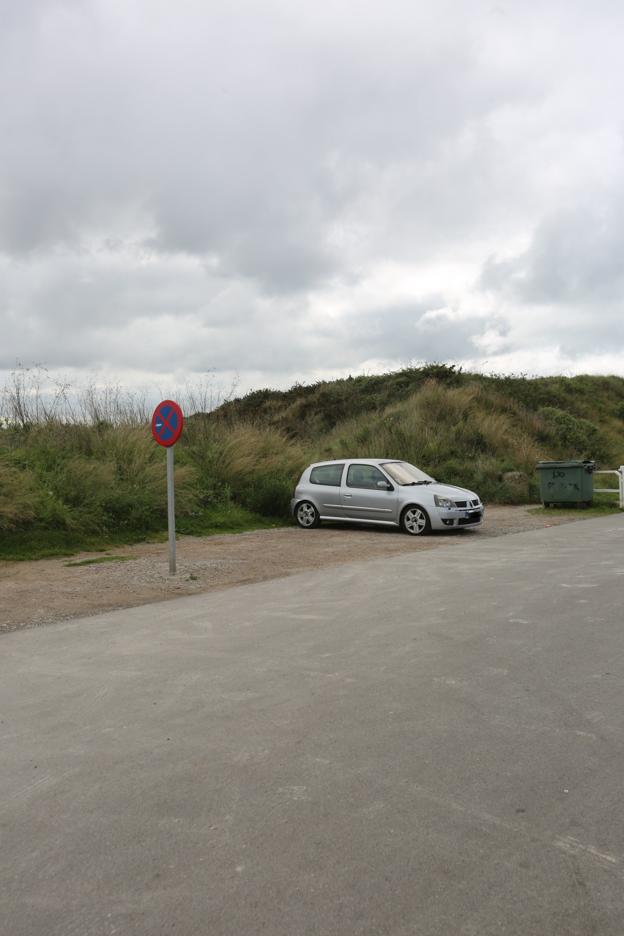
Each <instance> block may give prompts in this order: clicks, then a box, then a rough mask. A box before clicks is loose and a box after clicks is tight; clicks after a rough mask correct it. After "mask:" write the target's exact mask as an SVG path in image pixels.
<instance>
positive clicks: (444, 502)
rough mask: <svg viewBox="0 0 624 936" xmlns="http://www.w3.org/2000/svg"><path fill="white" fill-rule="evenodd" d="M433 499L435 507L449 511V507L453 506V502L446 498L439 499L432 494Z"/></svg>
mask: <svg viewBox="0 0 624 936" xmlns="http://www.w3.org/2000/svg"><path fill="white" fill-rule="evenodd" d="M433 499H434V501H435V505H436V507H446V508H448V509H450V508H451V507H454V506H455V504H454V503H453V501H452V500H450V498H448V497H439V496H438V495H437V494H434V495H433Z"/></svg>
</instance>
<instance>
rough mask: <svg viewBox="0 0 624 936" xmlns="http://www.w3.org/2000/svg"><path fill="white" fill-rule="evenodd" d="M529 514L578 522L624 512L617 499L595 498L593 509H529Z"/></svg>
mask: <svg viewBox="0 0 624 936" xmlns="http://www.w3.org/2000/svg"><path fill="white" fill-rule="evenodd" d="M528 513H530V514H533V515H534V516H536V517H575V518H576V519H577V520H589V518H590V517H606V516H608V515H609V514H621V513H624V511H622V510H620V508H619V507H618V505H617V501H616V499H615V498H611V499H609V500H607V499H606V498H605V499H604V500H603V499H600V500H598V499H597V498H594V501H593V503H592V505H591V507H529V509H528Z"/></svg>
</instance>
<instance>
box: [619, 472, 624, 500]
mask: <svg viewBox="0 0 624 936" xmlns="http://www.w3.org/2000/svg"><path fill="white" fill-rule="evenodd" d="M620 510H624V465H620Z"/></svg>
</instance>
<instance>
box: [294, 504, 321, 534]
mask: <svg viewBox="0 0 624 936" xmlns="http://www.w3.org/2000/svg"><path fill="white" fill-rule="evenodd" d="M320 519H321V518H320V517H319V512H318V510H317V509H316V507H315V506H314V504H311V503H310V501H301V503H300V504H298V505H297V509H296V511H295V520H296V521H297V523H298V524H299V526H300V527H303V529H304V530H311V529H312V528H313V527H317V526H318V525H319V522H320Z"/></svg>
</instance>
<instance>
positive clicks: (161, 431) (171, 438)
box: [152, 400, 184, 448]
mask: <svg viewBox="0 0 624 936" xmlns="http://www.w3.org/2000/svg"><path fill="white" fill-rule="evenodd" d="M183 426H184V416H183V415H182V410H181V409H180V407H179V406H178V404H177V403H175V402H174V401H173V400H163V401H162V403H159V404H158V406H157V407H156V409H155V410H154V415H153V416H152V435H153V436H154V439H155V440H156V442H158V444H159V445H164V446H165V448H169V447H170V446H171V445H175V444H176V442H177V441H178V439H179V438H180V435H181V434H182V428H183Z"/></svg>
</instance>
